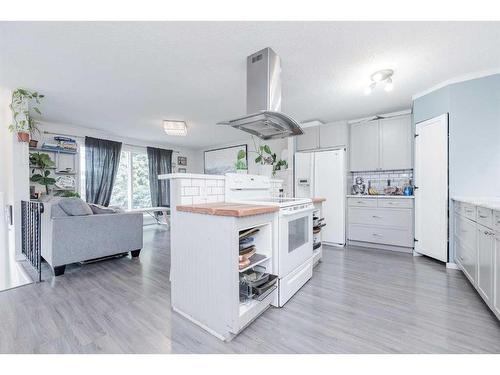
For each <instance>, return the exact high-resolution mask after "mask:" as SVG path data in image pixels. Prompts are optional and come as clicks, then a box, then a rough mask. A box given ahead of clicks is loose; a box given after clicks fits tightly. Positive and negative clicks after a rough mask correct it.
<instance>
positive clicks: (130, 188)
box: [80, 145, 151, 209]
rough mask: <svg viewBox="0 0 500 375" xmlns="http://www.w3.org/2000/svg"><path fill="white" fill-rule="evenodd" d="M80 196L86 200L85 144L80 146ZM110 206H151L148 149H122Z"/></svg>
mask: <svg viewBox="0 0 500 375" xmlns="http://www.w3.org/2000/svg"><path fill="white" fill-rule="evenodd" d="M80 196H81V197H82V199H84V200H85V146H83V145H81V146H80ZM109 205H110V206H118V207H122V208H124V209H132V208H143V207H151V193H150V190H149V161H148V155H147V153H146V151H141V150H140V149H139V150H137V149H135V148H134V149H131V148H130V149H125V150H123V149H122V152H121V154H120V164H119V165H118V171H117V172H116V179H115V184H114V185H113V192H112V193H111V201H110V202H109Z"/></svg>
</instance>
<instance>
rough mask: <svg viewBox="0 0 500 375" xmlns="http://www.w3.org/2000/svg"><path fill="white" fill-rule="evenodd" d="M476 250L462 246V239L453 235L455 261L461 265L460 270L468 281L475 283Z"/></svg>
mask: <svg viewBox="0 0 500 375" xmlns="http://www.w3.org/2000/svg"><path fill="white" fill-rule="evenodd" d="M476 254H477V253H476V251H475V250H473V249H469V248H467V247H465V246H463V244H462V241H460V239H459V238H458V237H455V257H456V261H457V263H459V264H460V265H461V266H462V270H463V271H464V273H465V276H467V278H468V279H469V281H470V282H471V283H472V284H473V285H476V263H477V260H476Z"/></svg>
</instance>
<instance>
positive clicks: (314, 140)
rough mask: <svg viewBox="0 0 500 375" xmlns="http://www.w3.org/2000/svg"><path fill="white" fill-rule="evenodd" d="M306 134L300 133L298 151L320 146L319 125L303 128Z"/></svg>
mask: <svg viewBox="0 0 500 375" xmlns="http://www.w3.org/2000/svg"><path fill="white" fill-rule="evenodd" d="M302 130H303V131H304V134H302V135H298V136H297V137H296V139H297V151H304V150H314V149H316V148H319V126H311V127H308V128H302Z"/></svg>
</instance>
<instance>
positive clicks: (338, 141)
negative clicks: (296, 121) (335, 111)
mask: <svg viewBox="0 0 500 375" xmlns="http://www.w3.org/2000/svg"><path fill="white" fill-rule="evenodd" d="M347 143H348V131H347V122H345V121H338V122H331V123H329V124H325V125H321V126H320V127H319V147H320V148H335V147H344V146H347Z"/></svg>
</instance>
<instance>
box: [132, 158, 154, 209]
mask: <svg viewBox="0 0 500 375" xmlns="http://www.w3.org/2000/svg"><path fill="white" fill-rule="evenodd" d="M142 207H151V192H150V190H149V162H148V156H147V155H146V154H137V153H132V208H142Z"/></svg>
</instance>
